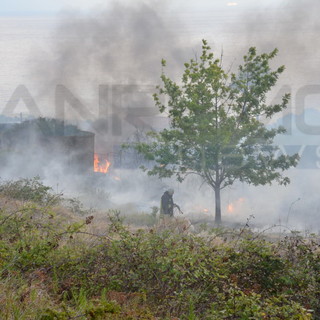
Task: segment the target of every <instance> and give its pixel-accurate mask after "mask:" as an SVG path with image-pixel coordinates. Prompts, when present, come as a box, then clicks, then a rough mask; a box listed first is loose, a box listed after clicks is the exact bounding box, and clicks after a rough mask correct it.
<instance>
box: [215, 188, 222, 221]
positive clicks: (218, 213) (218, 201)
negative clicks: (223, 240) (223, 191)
mask: <svg viewBox="0 0 320 320" xmlns="http://www.w3.org/2000/svg"><path fill="white" fill-rule="evenodd" d="M214 193H215V199H216V215H215V222H216V223H217V224H221V197H220V188H219V187H218V188H215V189H214Z"/></svg>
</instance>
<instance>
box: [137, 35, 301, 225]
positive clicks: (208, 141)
mask: <svg viewBox="0 0 320 320" xmlns="http://www.w3.org/2000/svg"><path fill="white" fill-rule="evenodd" d="M277 52H278V51H277V49H275V50H273V51H272V52H271V53H263V54H260V55H259V54H257V50H256V48H254V47H252V48H250V49H249V50H248V53H247V54H246V55H245V56H244V58H243V64H242V65H240V66H239V67H238V69H237V71H236V72H235V73H232V72H228V71H225V70H224V68H223V65H222V61H221V59H216V58H215V56H214V54H213V53H212V52H211V48H210V47H209V45H208V43H207V41H205V40H203V42H202V54H201V56H200V57H199V59H191V60H190V62H188V63H185V64H184V66H185V70H184V73H183V75H182V81H181V84H178V83H176V82H174V81H173V80H172V79H170V78H169V77H168V76H166V75H165V73H164V72H163V73H162V74H161V80H162V85H161V86H159V87H157V90H158V92H157V93H155V94H154V101H155V104H156V106H157V107H158V108H159V110H160V112H161V113H166V114H167V115H168V117H169V120H170V126H169V128H166V129H164V130H162V131H160V132H150V133H149V136H150V137H151V138H152V140H151V141H148V142H144V143H143V142H142V143H141V142H140V143H137V144H136V145H135V148H136V149H137V150H138V151H139V152H140V153H142V154H143V155H144V156H145V157H146V158H147V159H149V160H151V161H153V162H154V166H153V168H152V169H150V170H148V174H149V175H157V176H159V177H160V178H166V177H171V176H176V178H177V179H178V181H180V182H182V181H183V180H184V179H185V178H186V176H187V175H189V174H195V175H198V176H200V177H201V179H202V180H203V182H205V183H207V184H208V185H209V186H210V187H211V188H212V189H213V190H214V192H215V214H216V222H217V223H220V222H221V201H220V190H222V189H224V188H226V187H228V186H230V185H232V184H233V183H234V182H235V181H236V180H238V181H241V182H246V183H249V184H253V185H265V184H270V183H271V182H273V181H276V182H278V183H279V184H284V185H286V184H287V183H289V178H288V177H286V176H283V175H282V173H283V171H285V170H286V169H289V168H290V167H293V166H296V165H297V162H298V155H292V156H288V155H283V154H282V155H279V154H277V153H276V151H277V150H278V147H277V146H276V145H275V144H274V143H273V140H274V138H275V136H276V135H277V134H282V133H284V132H285V129H284V128H283V127H278V128H268V127H267V126H266V125H265V124H264V123H263V122H262V119H263V117H264V118H272V117H273V116H274V115H275V114H276V113H279V112H281V111H282V110H284V109H285V108H286V107H287V104H288V101H289V99H290V95H289V94H286V95H284V96H283V97H282V101H281V103H279V104H274V105H269V104H267V93H268V92H269V91H270V90H271V89H272V87H273V86H275V84H276V82H277V80H278V77H279V75H280V74H281V73H282V72H283V71H284V69H285V68H284V66H281V67H279V68H277V69H275V70H273V69H272V68H271V66H270V61H271V60H272V59H273V58H275V56H276V55H277ZM162 66H163V69H165V67H166V61H165V60H162ZM161 96H166V97H167V98H168V99H167V103H166V104H165V103H164V102H163V99H161Z"/></svg>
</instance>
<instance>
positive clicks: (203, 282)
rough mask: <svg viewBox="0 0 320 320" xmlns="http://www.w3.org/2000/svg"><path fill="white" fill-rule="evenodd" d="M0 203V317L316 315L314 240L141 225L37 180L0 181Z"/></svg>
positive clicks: (318, 254)
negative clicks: (90, 207)
mask: <svg viewBox="0 0 320 320" xmlns="http://www.w3.org/2000/svg"><path fill="white" fill-rule="evenodd" d="M0 201H1V211H0V304H1V308H0V318H1V319H41V320H45V319H46V320H50V319H288V320H289V319H290V320H291V319H319V318H320V309H319V304H318V301H319V298H320V278H319V271H320V259H319V258H320V250H319V237H317V236H316V235H310V236H309V237H308V238H303V237H302V236H301V235H300V234H299V233H295V232H292V233H291V234H289V235H287V236H286V237H284V236H283V237H281V239H280V240H279V239H278V240H276V241H275V240H273V241H271V240H270V239H269V240H268V239H267V238H266V237H265V238H263V237H262V235H263V233H261V234H255V233H253V232H251V231H250V228H249V227H248V226H246V227H243V228H241V229H238V230H224V229H221V228H220V229H210V230H207V231H206V232H205V233H204V232H201V233H197V232H195V233H188V232H187V233H186V232H184V231H177V229H174V228H170V227H169V228H164V229H163V228H158V227H157V220H156V218H155V225H153V226H151V227H141V228H137V227H135V226H134V225H127V223H126V221H125V220H124V218H123V216H122V214H120V212H118V211H109V212H105V213H103V215H102V217H101V215H100V217H99V215H98V213H97V214H96V215H95V214H93V215H92V214H90V215H89V212H88V214H87V215H86V214H84V212H83V210H82V211H81V212H80V213H77V212H76V211H73V212H72V211H71V210H70V209H66V208H65V207H64V206H63V203H65V200H64V199H63V198H62V195H56V194H53V193H52V190H51V189H50V188H48V187H46V186H44V185H43V184H42V183H41V181H40V180H39V179H31V180H19V181H10V182H3V183H2V184H1V188H0ZM153 211H155V209H153ZM154 213H155V212H153V213H150V215H152V214H154ZM96 219H98V220H99V219H100V220H99V221H98V223H97V222H95V220H96ZM131 219H132V220H131V223H132V224H133V223H134V219H133V218H131ZM227 235H228V236H227Z"/></svg>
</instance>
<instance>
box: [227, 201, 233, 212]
mask: <svg viewBox="0 0 320 320" xmlns="http://www.w3.org/2000/svg"><path fill="white" fill-rule="evenodd" d="M227 210H228V212H229V213H233V212H234V206H233V204H232V203H229V204H228V209H227Z"/></svg>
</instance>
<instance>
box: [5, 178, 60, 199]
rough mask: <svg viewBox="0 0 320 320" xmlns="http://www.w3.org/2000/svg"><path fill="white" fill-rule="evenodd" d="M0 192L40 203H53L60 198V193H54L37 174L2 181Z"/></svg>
mask: <svg viewBox="0 0 320 320" xmlns="http://www.w3.org/2000/svg"><path fill="white" fill-rule="evenodd" d="M0 194H1V195H4V196H7V197H10V198H12V199H17V200H22V201H31V202H36V203H39V204H42V205H54V204H57V203H58V202H59V201H60V200H61V194H54V193H53V192H52V188H51V187H48V186H45V185H44V184H43V182H42V181H41V179H40V177H39V176H37V177H34V178H23V179H19V180H10V181H5V182H2V183H1V185H0Z"/></svg>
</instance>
